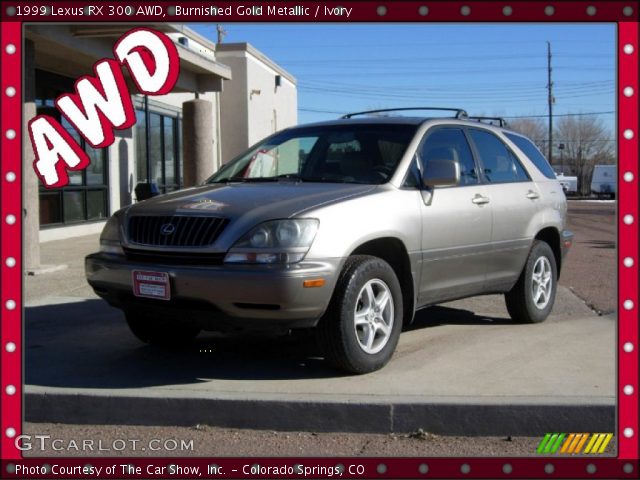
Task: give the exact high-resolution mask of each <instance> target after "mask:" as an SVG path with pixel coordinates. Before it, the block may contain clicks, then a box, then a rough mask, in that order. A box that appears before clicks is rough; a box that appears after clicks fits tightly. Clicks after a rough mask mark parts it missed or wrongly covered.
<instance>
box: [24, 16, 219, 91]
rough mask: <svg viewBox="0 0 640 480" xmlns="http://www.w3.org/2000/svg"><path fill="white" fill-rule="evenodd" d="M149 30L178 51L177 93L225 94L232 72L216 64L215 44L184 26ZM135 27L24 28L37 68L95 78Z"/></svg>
mask: <svg viewBox="0 0 640 480" xmlns="http://www.w3.org/2000/svg"><path fill="white" fill-rule="evenodd" d="M147 26H148V27H151V28H153V29H155V30H158V31H162V32H164V33H167V34H169V36H170V37H172V39H173V40H174V43H175V45H176V47H177V49H178V54H179V56H180V77H179V78H178V82H177V83H176V85H175V87H174V90H173V91H174V92H199V93H206V92H218V91H221V90H222V82H223V81H224V80H230V79H231V69H230V68H229V67H227V66H226V65H223V64H221V63H218V62H217V61H216V60H215V56H214V53H213V52H214V50H215V45H214V44H213V43H211V42H208V41H207V40H206V39H204V38H202V37H201V36H199V35H197V34H196V33H195V32H192V31H191V30H189V29H188V28H186V27H183V26H181V25H174V24H167V23H164V24H163V23H160V24H149V25H147ZM133 27H134V26H133V25H112V24H97V25H96V24H87V25H55V24H50V25H45V24H32V25H29V26H28V27H26V28H25V35H26V38H28V39H29V40H32V41H33V42H34V46H35V54H36V67H37V68H39V69H42V70H46V71H49V72H53V73H57V74H59V75H64V76H68V77H72V78H77V77H79V76H81V75H91V74H93V64H94V63H95V62H96V61H98V60H100V59H102V58H113V45H114V44H115V42H116V41H117V39H118V38H119V37H120V36H121V35H122V34H124V33H125V32H127V31H128V30H130V29H131V28H133ZM172 34H173V35H172ZM176 34H179V35H176ZM178 36H185V37H187V38H188V39H193V40H194V44H197V45H200V46H201V47H206V48H190V47H189V46H184V45H182V44H180V43H178V41H177V37H178ZM203 51H206V52H208V53H202V52H203ZM123 71H124V72H125V77H126V78H127V81H128V82H129V87H130V88H131V91H132V93H136V92H137V90H136V88H135V85H134V83H133V82H132V81H131V79H130V78H129V77H128V71H127V69H126V68H125V69H123Z"/></svg>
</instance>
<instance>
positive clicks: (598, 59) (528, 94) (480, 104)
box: [189, 23, 616, 128]
mask: <svg viewBox="0 0 640 480" xmlns="http://www.w3.org/2000/svg"><path fill="white" fill-rule="evenodd" d="M222 25H223V28H225V30H226V31H227V36H226V37H225V39H224V41H225V42H226V43H231V42H249V43H251V44H252V45H253V46H254V47H256V48H257V49H258V50H261V51H262V52H263V53H265V54H266V55H268V56H269V57H270V58H271V59H272V60H274V61H275V62H277V63H278V64H280V65H281V66H282V67H284V68H285V69H287V70H288V71H289V72H290V73H291V74H293V75H294V76H295V77H296V78H297V80H298V107H299V112H298V119H299V122H300V123H307V122H311V121H319V120H328V119H332V118H335V117H337V116H338V114H339V113H345V112H349V111H359V110H367V109H374V108H391V107H408V106H453V107H460V108H464V109H466V110H467V111H468V112H469V113H470V114H477V115H478V114H484V115H500V116H506V117H509V116H528V115H547V113H548V110H547V90H546V85H547V43H546V42H547V41H550V42H551V46H552V54H553V59H552V67H553V81H554V94H555V95H554V96H555V98H556V103H555V105H554V114H567V113H588V112H610V111H614V110H615V109H616V104H615V102H616V100H615V99H616V97H615V90H616V84H615V81H616V71H615V65H616V56H615V48H616V47H615V40H616V27H615V24H594V23H588V24H560V23H558V24H551V23H546V24H436V23H433V24H430V23H407V24H371V23H368V24H354V23H351V24H319V23H316V24H302V23H295V24H273V23H270V24H267V23H253V24H247V23H224V24H222ZM189 26H190V27H191V28H194V29H195V30H197V31H198V32H199V33H201V34H203V35H205V36H206V37H207V38H209V39H211V40H214V41H215V38H216V35H215V27H216V26H215V24H192V25H189ZM601 117H602V119H603V120H604V121H605V123H606V124H607V125H608V126H609V127H610V128H613V126H614V122H615V116H614V115H613V114H601ZM545 121H546V120H545Z"/></svg>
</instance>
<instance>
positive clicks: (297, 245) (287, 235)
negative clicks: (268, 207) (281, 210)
mask: <svg viewBox="0 0 640 480" xmlns="http://www.w3.org/2000/svg"><path fill="white" fill-rule="evenodd" d="M319 223H320V222H319V221H318V220H317V219H315V218H304V219H300V220H273V221H270V222H265V223H262V224H260V225H258V226H257V227H255V228H254V229H252V230H251V231H249V233H247V234H245V235H243V236H242V237H241V238H240V240H238V241H237V242H236V243H235V244H234V245H233V247H232V248H231V250H229V253H228V254H227V256H226V257H225V259H224V261H225V262H226V263H296V262H299V261H301V260H302V259H303V258H304V257H305V255H306V254H307V252H308V251H309V248H311V244H312V243H313V239H314V238H315V236H316V232H317V231H318V225H319Z"/></svg>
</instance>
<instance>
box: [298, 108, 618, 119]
mask: <svg viewBox="0 0 640 480" xmlns="http://www.w3.org/2000/svg"><path fill="white" fill-rule="evenodd" d="M298 111H299V112H310V113H331V114H335V115H345V114H347V113H349V112H345V111H341V112H338V111H335V110H322V109H317V108H303V107H300V108H298ZM612 113H616V112H615V110H610V111H606V112H583V113H556V114H554V115H553V116H554V117H582V116H586V115H609V114H612ZM501 117H502V118H547V117H548V114H543V115H511V116H505V115H501Z"/></svg>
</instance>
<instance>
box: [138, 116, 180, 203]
mask: <svg viewBox="0 0 640 480" xmlns="http://www.w3.org/2000/svg"><path fill="white" fill-rule="evenodd" d="M146 128H147V122H146V118H145V114H144V110H136V127H135V129H136V165H137V166H136V168H137V177H138V182H144V181H150V182H153V183H155V184H156V185H157V186H158V190H159V191H160V193H167V192H171V191H173V190H178V189H179V188H180V187H181V186H182V185H183V183H182V155H181V151H180V130H181V125H180V119H179V118H178V117H177V116H170V115H166V114H161V113H158V112H153V111H151V112H149V165H147V144H146V138H145V129H146ZM148 167H150V169H151V171H150V172H149V171H148V170H149V168H148Z"/></svg>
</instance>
